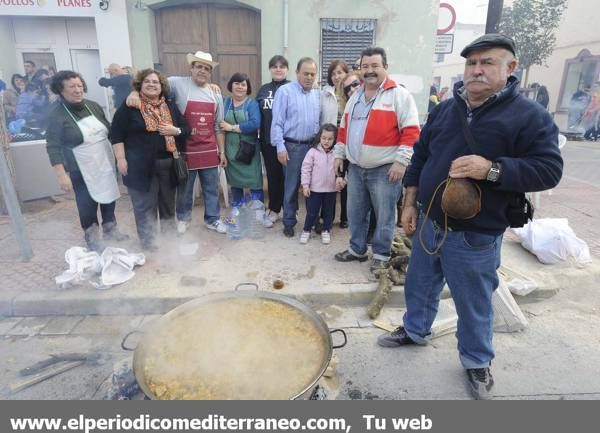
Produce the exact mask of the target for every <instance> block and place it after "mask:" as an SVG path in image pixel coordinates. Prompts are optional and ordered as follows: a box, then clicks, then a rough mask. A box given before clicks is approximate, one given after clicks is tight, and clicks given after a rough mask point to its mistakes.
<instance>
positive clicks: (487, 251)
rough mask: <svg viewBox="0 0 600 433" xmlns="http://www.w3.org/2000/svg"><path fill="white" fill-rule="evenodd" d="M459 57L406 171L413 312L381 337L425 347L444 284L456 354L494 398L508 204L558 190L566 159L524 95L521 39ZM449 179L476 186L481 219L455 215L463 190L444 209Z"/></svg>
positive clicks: (478, 387)
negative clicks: (495, 297)
mask: <svg viewBox="0 0 600 433" xmlns="http://www.w3.org/2000/svg"><path fill="white" fill-rule="evenodd" d="M461 55H462V56H463V57H465V58H466V64H465V72H464V81H463V82H459V83H457V84H456V85H455V86H454V98H452V99H450V100H448V101H445V102H442V103H440V104H439V105H437V106H436V107H435V108H434V109H433V110H432V111H431V113H430V114H429V117H428V120H427V124H426V125H425V127H424V128H423V130H422V131H421V136H420V138H419V140H418V141H417V143H415V146H414V154H413V156H412V158H411V162H410V165H409V167H408V168H407V170H406V174H405V176H404V186H405V187H406V194H405V198H404V203H403V209H402V218H401V219H402V227H403V228H404V230H405V231H406V233H407V234H408V235H409V236H410V235H413V234H414V233H417V235H418V236H417V239H416V240H415V241H414V242H413V249H412V254H411V257H410V267H409V270H408V274H407V277H406V285H405V297H406V307H407V311H406V314H405V315H404V318H403V326H400V327H398V328H397V329H396V330H394V331H393V332H390V333H386V334H383V335H381V336H380V337H379V339H378V343H379V344H380V345H381V346H384V347H400V346H405V345H414V344H418V345H424V344H426V342H427V339H428V337H429V336H430V334H431V325H432V323H433V321H434V319H435V316H436V314H437V310H438V305H439V299H440V293H441V291H442V287H443V286H444V282H446V283H447V284H448V287H449V288H450V291H451V293H452V298H453V299H454V303H455V305H456V310H457V314H458V324H457V332H456V336H457V338H458V351H459V355H460V361H461V363H462V365H463V366H464V368H465V369H466V372H467V379H468V384H469V386H470V389H471V391H472V393H473V395H474V397H475V398H478V399H488V398H491V397H492V387H493V384H494V380H493V378H492V374H491V372H490V365H491V361H492V359H493V358H494V348H493V345H492V334H493V312H492V294H493V292H494V290H495V289H496V287H497V286H498V282H499V280H498V275H497V273H496V270H497V268H498V267H499V266H500V248H501V245H502V234H503V233H504V231H505V230H506V228H507V227H509V226H510V225H511V222H510V219H509V215H511V214H513V213H511V211H510V208H511V206H510V204H511V203H512V202H514V199H515V197H518V194H519V193H523V192H527V191H543V190H547V189H550V188H554V187H555V186H556V185H557V184H558V182H559V181H560V178H561V176H562V168H563V161H562V158H561V156H560V151H559V150H558V128H557V127H556V125H555V124H554V122H553V121H552V118H551V117H550V115H549V114H548V112H547V111H546V110H544V109H543V108H542V107H541V106H540V105H539V104H537V103H536V102H535V101H531V100H528V99H526V98H524V97H523V96H521V95H520V94H519V81H518V80H517V79H516V78H515V77H512V76H511V73H512V72H513V71H514V70H515V68H516V67H517V60H516V59H515V47H514V42H513V41H512V40H511V39H510V38H507V37H505V36H503V35H499V34H487V35H484V36H482V37H480V38H478V39H476V40H475V41H473V42H472V43H471V44H469V45H467V46H466V47H465V48H464V50H463V51H462V52H461ZM460 116H464V118H463V120H461V118H460ZM463 125H464V126H463ZM463 128H466V129H465V130H464V131H463ZM467 131H470V132H471V134H472V137H473V138H474V139H473V140H472V142H471V145H469V144H468V141H467V137H468V134H467ZM448 176H449V177H450V178H452V179H454V180H456V179H463V180H464V179H470V181H471V182H472V183H474V184H476V185H477V186H478V187H479V191H480V196H479V198H480V200H477V199H476V200H474V202H475V204H476V205H475V206H474V212H473V213H475V215H474V216H472V215H468V218H467V219H458V218H452V217H450V216H449V215H448V213H451V212H450V210H448V209H449V207H448V206H449V205H452V204H453V202H456V203H457V204H461V205H462V204H464V203H465V199H464V197H463V196H462V195H461V194H460V193H459V194H457V195H455V196H454V197H452V196H450V195H448V196H446V197H444V209H445V211H444V210H443V209H442V203H441V202H442V200H441V196H442V194H441V192H442V191H443V189H444V188H442V187H440V188H439V189H438V186H440V184H442V186H443V182H444V181H445V180H446V179H447V178H448ZM475 190H476V191H477V189H476V188H475ZM436 191H437V194H436ZM477 202H479V203H477ZM477 205H478V206H477ZM519 211H521V210H520V209H517V212H519Z"/></svg>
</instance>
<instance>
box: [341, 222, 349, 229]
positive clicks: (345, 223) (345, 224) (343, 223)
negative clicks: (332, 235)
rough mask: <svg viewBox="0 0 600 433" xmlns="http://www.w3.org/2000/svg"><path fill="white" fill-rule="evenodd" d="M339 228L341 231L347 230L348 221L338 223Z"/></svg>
mask: <svg viewBox="0 0 600 433" xmlns="http://www.w3.org/2000/svg"><path fill="white" fill-rule="evenodd" d="M340 228H341V229H347V228H348V221H340Z"/></svg>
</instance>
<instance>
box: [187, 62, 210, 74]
mask: <svg viewBox="0 0 600 433" xmlns="http://www.w3.org/2000/svg"><path fill="white" fill-rule="evenodd" d="M192 69H196V70H198V71H206V72H210V71H212V68H211V67H210V66H208V65H203V64H202V63H196V64H195V65H193V66H192Z"/></svg>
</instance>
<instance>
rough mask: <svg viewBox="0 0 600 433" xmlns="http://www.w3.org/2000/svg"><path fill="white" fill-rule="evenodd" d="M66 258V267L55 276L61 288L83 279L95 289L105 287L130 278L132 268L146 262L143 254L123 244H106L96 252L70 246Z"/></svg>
mask: <svg viewBox="0 0 600 433" xmlns="http://www.w3.org/2000/svg"><path fill="white" fill-rule="evenodd" d="M65 261H66V262H67V263H68V265H69V269H68V270H66V271H64V272H63V273H62V274H60V275H59V276H57V277H56V278H55V279H54V280H55V281H56V284H57V285H58V287H60V288H61V289H65V288H68V287H71V286H73V285H76V284H80V283H82V282H85V281H87V282H89V283H90V284H92V285H93V286H94V287H95V288H97V289H108V288H110V287H111V286H114V285H115V284H121V283H124V282H126V281H128V280H130V279H131V278H133V276H134V275H135V272H133V268H134V267H135V266H141V265H143V264H145V263H146V257H145V256H144V255H143V254H134V253H129V252H127V250H125V249H123V248H114V247H107V248H105V249H104V251H103V252H102V255H99V254H98V253H97V252H95V251H88V250H87V249H85V248H82V247H71V248H69V249H68V250H67V251H66V252H65Z"/></svg>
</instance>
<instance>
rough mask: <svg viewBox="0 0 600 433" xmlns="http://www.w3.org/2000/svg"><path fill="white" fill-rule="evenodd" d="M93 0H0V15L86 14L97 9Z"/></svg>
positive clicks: (89, 14)
mask: <svg viewBox="0 0 600 433" xmlns="http://www.w3.org/2000/svg"><path fill="white" fill-rule="evenodd" d="M95 4H97V2H96V1H95V0H0V15H17V16H19V15H22V16H81V17H83V16H86V17H93V16H94V15H95V14H96V13H97V12H98V11H99V9H98V8H95V7H94V5H95Z"/></svg>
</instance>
